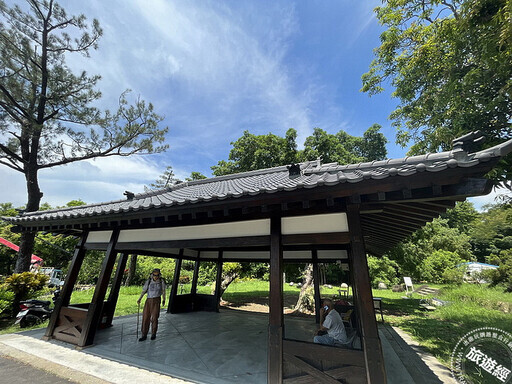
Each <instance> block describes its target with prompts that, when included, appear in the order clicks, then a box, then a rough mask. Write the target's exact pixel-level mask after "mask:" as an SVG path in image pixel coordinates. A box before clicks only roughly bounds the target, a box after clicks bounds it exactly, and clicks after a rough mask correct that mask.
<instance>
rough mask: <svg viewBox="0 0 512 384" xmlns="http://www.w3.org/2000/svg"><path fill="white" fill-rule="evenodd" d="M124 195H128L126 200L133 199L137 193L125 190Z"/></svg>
mask: <svg viewBox="0 0 512 384" xmlns="http://www.w3.org/2000/svg"><path fill="white" fill-rule="evenodd" d="M123 195H125V196H126V200H133V198H134V197H135V193H133V192H130V191H124V193H123Z"/></svg>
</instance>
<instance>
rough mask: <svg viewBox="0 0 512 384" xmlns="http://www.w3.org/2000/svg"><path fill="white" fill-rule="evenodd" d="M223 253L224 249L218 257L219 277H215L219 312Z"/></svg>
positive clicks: (216, 300)
mask: <svg viewBox="0 0 512 384" xmlns="http://www.w3.org/2000/svg"><path fill="white" fill-rule="evenodd" d="M222 253H223V252H222V251H219V258H218V259H217V278H216V279H215V302H216V303H217V304H216V308H217V312H219V309H220V298H221V294H220V288H221V283H222V266H223V261H222V256H223V255H222Z"/></svg>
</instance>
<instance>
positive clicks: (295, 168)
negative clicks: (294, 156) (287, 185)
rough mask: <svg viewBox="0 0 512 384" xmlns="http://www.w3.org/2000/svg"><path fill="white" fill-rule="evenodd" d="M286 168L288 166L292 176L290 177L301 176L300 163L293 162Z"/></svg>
mask: <svg viewBox="0 0 512 384" xmlns="http://www.w3.org/2000/svg"><path fill="white" fill-rule="evenodd" d="M286 168H288V175H289V176H290V179H295V178H296V177H299V176H300V172H301V171H300V163H292V164H290V165H288V166H287V167H286Z"/></svg>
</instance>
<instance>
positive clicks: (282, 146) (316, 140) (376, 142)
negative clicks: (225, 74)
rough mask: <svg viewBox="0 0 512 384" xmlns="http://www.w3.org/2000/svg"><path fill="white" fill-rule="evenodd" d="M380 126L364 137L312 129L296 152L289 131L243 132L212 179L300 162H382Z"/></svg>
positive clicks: (294, 137) (383, 141)
mask: <svg viewBox="0 0 512 384" xmlns="http://www.w3.org/2000/svg"><path fill="white" fill-rule="evenodd" d="M380 128H381V126H380V125H378V124H374V125H372V126H371V127H370V128H368V130H367V131H366V132H365V133H364V134H363V137H356V136H351V135H349V134H348V133H346V132H345V131H342V130H340V131H339V132H338V133H336V134H331V133H327V132H326V131H324V130H323V129H320V128H315V129H314V130H313V134H312V135H311V136H309V137H307V138H306V140H305V142H304V149H303V150H298V149H297V142H296V141H297V131H296V130H295V129H293V128H290V129H288V131H287V132H286V135H285V137H280V136H277V135H274V134H272V133H269V134H267V135H254V134H252V133H250V132H249V131H245V132H244V134H243V135H242V137H240V138H239V139H238V140H236V141H235V142H232V143H231V145H232V146H233V148H232V149H231V151H230V152H229V160H228V161H225V160H221V161H219V162H218V163H217V165H214V166H213V167H211V168H212V171H213V174H214V175H215V176H221V175H228V174H232V173H237V172H246V171H253V170H257V169H263V168H270V167H277V166H280V165H287V164H292V163H296V162H300V161H308V160H316V159H317V158H321V159H322V161H323V162H325V163H330V162H338V163H340V164H349V163H358V162H361V161H371V160H382V159H385V158H386V154H387V152H386V143H387V139H386V138H385V136H384V135H383V134H382V133H381V132H379V131H380Z"/></svg>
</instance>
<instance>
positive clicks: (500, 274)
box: [487, 249, 512, 292]
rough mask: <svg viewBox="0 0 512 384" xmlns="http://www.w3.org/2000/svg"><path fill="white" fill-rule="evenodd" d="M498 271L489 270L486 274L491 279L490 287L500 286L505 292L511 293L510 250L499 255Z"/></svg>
mask: <svg viewBox="0 0 512 384" xmlns="http://www.w3.org/2000/svg"><path fill="white" fill-rule="evenodd" d="M498 266H499V268H498V269H493V270H489V271H488V272H487V273H488V275H489V277H490V278H491V281H492V285H493V286H496V285H500V286H502V287H504V288H505V290H506V291H507V292H512V249H507V250H504V251H501V252H500V253H499V262H498Z"/></svg>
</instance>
